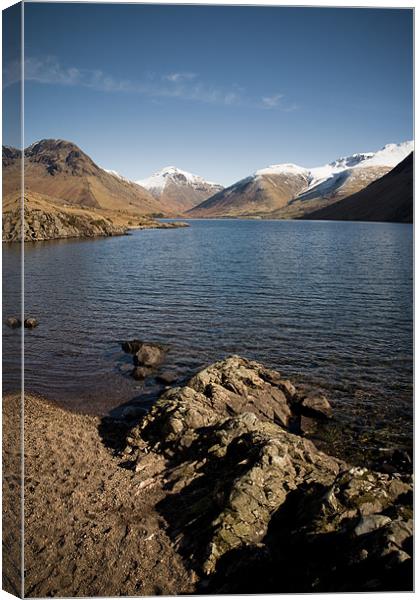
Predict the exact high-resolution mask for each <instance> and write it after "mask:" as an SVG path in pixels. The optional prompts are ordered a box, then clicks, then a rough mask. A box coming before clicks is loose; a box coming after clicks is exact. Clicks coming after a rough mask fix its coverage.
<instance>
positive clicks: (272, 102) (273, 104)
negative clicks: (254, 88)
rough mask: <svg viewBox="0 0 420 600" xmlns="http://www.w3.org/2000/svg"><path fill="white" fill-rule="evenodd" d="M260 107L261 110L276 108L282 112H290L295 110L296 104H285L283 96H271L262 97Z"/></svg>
mask: <svg viewBox="0 0 420 600" xmlns="http://www.w3.org/2000/svg"><path fill="white" fill-rule="evenodd" d="M261 105H262V106H263V108H277V109H280V110H282V111H283V112H291V111H293V110H297V108H298V107H297V105H296V104H286V103H285V101H284V94H274V95H273V96H263V97H262V98H261Z"/></svg>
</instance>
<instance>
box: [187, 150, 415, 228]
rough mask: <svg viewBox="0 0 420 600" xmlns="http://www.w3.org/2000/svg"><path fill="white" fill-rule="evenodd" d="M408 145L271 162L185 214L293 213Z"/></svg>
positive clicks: (340, 194) (356, 183)
mask: <svg viewBox="0 0 420 600" xmlns="http://www.w3.org/2000/svg"><path fill="white" fill-rule="evenodd" d="M412 150H413V142H412V141H406V142H402V143H400V144H387V145H386V146H384V147H383V148H381V149H380V150H378V151H376V152H363V153H355V154H352V155H350V156H347V157H340V158H338V159H336V160H334V161H332V162H330V163H328V164H326V165H322V166H320V167H313V168H309V169H308V168H306V167H301V166H299V165H296V164H293V163H284V164H277V165H271V166H269V167H265V168H263V169H259V170H257V171H255V173H254V174H253V175H250V176H248V177H245V178H244V179H241V180H240V181H238V182H236V183H234V184H232V185H231V186H228V187H227V188H225V189H224V190H222V191H221V192H218V193H217V194H215V195H214V196H212V197H210V198H208V199H207V200H206V201H204V202H202V203H201V204H200V205H198V206H196V207H194V208H192V209H190V210H189V211H188V212H187V214H188V215H189V216H191V217H206V216H208V217H218V216H219V217H223V216H228V217H241V216H244V217H248V216H251V217H252V216H258V217H269V218H298V217H301V216H302V215H304V214H305V213H306V212H312V211H313V210H316V209H318V208H322V207H323V206H326V205H328V204H330V203H332V202H335V201H337V200H339V199H341V198H344V197H347V196H350V195H351V194H353V193H355V192H357V191H359V190H361V189H363V188H364V187H366V186H367V185H369V184H370V183H371V182H372V181H375V180H376V179H378V178H380V177H382V176H383V175H385V174H386V173H387V172H389V171H390V170H391V169H392V168H393V167H394V166H396V164H398V162H400V160H403V159H404V158H405V157H406V156H407V155H408V154H409V152H411V151H412Z"/></svg>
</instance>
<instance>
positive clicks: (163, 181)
mask: <svg viewBox="0 0 420 600" xmlns="http://www.w3.org/2000/svg"><path fill="white" fill-rule="evenodd" d="M170 182H172V183H173V182H175V183H178V184H182V185H189V186H191V187H193V188H197V189H200V188H202V187H203V185H207V186H214V187H217V188H219V189H221V188H222V186H220V185H218V184H217V183H213V182H212V181H206V180H205V179H204V178H203V177H200V176H199V175H193V174H192V173H189V172H188V171H182V170H181V169H178V168H177V167H173V166H170V167H164V168H163V169H161V170H160V171H156V173H153V175H151V176H150V177H147V178H146V179H140V180H139V181H136V183H138V184H139V185H141V186H142V187H144V188H146V189H147V190H150V191H151V190H156V191H162V190H163V189H164V188H165V186H166V185H167V184H168V183H170Z"/></svg>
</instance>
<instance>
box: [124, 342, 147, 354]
mask: <svg viewBox="0 0 420 600" xmlns="http://www.w3.org/2000/svg"><path fill="white" fill-rule="evenodd" d="M142 344H143V342H142V341H141V340H129V341H128V342H122V344H121V348H122V349H123V350H124V352H126V353H127V354H136V352H138V351H139V350H140V348H141V346H142Z"/></svg>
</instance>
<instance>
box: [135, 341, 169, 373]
mask: <svg viewBox="0 0 420 600" xmlns="http://www.w3.org/2000/svg"><path fill="white" fill-rule="evenodd" d="M164 357H165V350H164V349H163V348H162V347H161V346H158V345H157V344H150V343H143V344H141V345H140V348H139V349H138V351H137V352H136V353H135V355H134V359H133V360H134V364H135V365H139V366H145V367H157V366H158V365H160V363H161V362H162V361H163V359H164Z"/></svg>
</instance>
